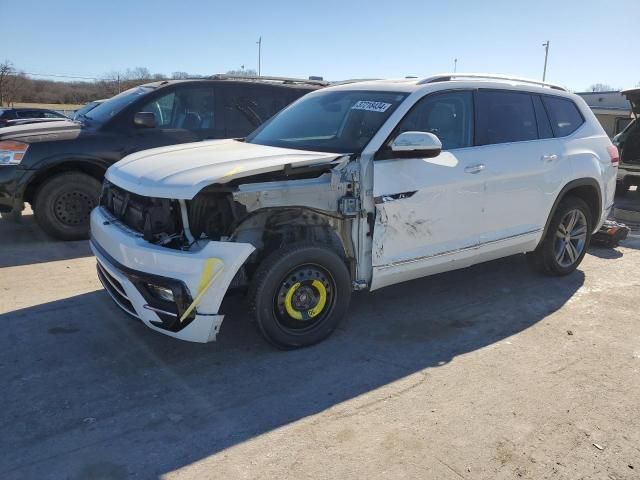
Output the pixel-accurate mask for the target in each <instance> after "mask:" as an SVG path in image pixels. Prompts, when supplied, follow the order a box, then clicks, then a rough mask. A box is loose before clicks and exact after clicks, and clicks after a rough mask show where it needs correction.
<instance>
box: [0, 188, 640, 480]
mask: <svg viewBox="0 0 640 480" xmlns="http://www.w3.org/2000/svg"><path fill="white" fill-rule="evenodd" d="M633 195H636V194H635V193H634V194H632V196H633ZM632 199H633V198H632ZM637 201H639V202H640V196H639V198H638V199H637ZM639 248H640V234H638V236H635V235H634V237H633V238H630V239H629V240H627V241H626V242H625V244H624V246H621V247H619V248H617V249H615V250H608V249H599V248H593V247H592V248H591V250H590V254H589V255H587V257H586V258H585V261H584V262H583V264H582V266H581V268H580V270H579V271H577V272H575V273H574V274H572V275H571V276H569V277H566V278H546V277H542V276H539V275H537V274H534V273H532V272H530V271H529V270H528V269H527V267H526V265H525V262H524V258H523V257H522V256H516V257H511V258H508V259H504V260H500V261H496V262H491V263H487V264H484V265H479V266H476V267H473V268H470V269H466V270H462V271H458V272H451V273H447V274H443V275H438V276H434V277H430V278H425V279H421V280H417V281H413V282H410V283H407V284H403V285H398V286H393V287H389V288H387V289H383V290H380V291H378V292H374V293H371V294H358V295H356V296H355V297H354V299H353V302H352V306H351V309H350V315H349V320H348V322H346V323H345V324H344V325H343V326H342V327H341V328H340V330H339V331H338V332H337V333H336V334H335V335H334V336H333V337H331V338H330V339H329V340H328V341H326V342H324V343H322V344H320V345H318V346H315V347H313V348H308V349H305V350H300V351H294V352H280V351H276V350H273V349H272V348H271V347H269V346H268V345H267V344H266V343H265V342H263V340H262V339H261V337H260V336H259V335H258V334H257V333H256V331H255V329H254V328H253V325H252V324H251V322H250V320H249V318H248V315H247V312H246V310H245V308H244V301H243V299H242V297H233V298H230V299H228V301H227V302H226V308H227V311H228V315H227V318H226V320H225V323H224V324H223V326H222V332H221V334H220V336H219V340H218V342H217V343H212V344H207V345H197V344H189V343H184V342H180V341H177V340H172V339H170V338H168V337H165V336H162V335H159V334H157V333H154V332H152V331H151V330H148V329H147V328H145V327H144V326H142V325H141V324H138V323H137V322H135V321H134V320H132V319H130V318H129V317H127V316H126V315H125V314H123V313H122V312H121V311H120V310H118V309H117V307H115V306H114V305H113V304H112V302H111V300H110V299H109V298H108V297H107V295H106V294H105V293H104V292H102V290H101V287H100V285H99V283H98V280H97V278H96V276H95V263H94V259H93V258H92V257H91V254H90V251H89V248H88V245H87V243H86V242H73V243H60V242H54V241H50V240H48V239H47V238H46V237H45V236H44V234H43V233H41V232H40V231H38V230H37V228H36V227H35V226H34V222H33V218H32V216H31V215H26V216H25V217H23V220H22V222H21V223H20V224H13V223H9V222H7V221H2V220H0V298H1V301H0V324H1V325H2V326H3V335H2V336H1V337H0V372H1V374H2V379H3V382H2V383H3V386H4V388H3V392H2V404H3V410H2V415H1V416H0V431H1V432H2V435H1V436H0V452H1V453H0V478H2V479H67V478H68V479H92V480H94V479H101V480H106V479H124V478H163V479H203V478H212V479H218V478H222V479H235V478H260V479H270V478H274V479H276V478H277V479H282V478H296V479H303V478H326V479H343V478H368V479H371V478H434V479H439V480H440V479H460V478H465V479H477V478H481V479H512V478H530V479H543V478H553V479H631V478H638V477H639V476H640V382H639V381H638V379H639V378H640V323H639V319H638V300H639V299H640V268H639V267H640V251H639V250H638V249H639Z"/></svg>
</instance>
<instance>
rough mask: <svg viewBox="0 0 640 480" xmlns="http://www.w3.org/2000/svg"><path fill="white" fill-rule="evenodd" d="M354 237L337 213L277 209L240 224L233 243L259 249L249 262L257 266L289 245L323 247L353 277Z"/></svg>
mask: <svg viewBox="0 0 640 480" xmlns="http://www.w3.org/2000/svg"><path fill="white" fill-rule="evenodd" d="M350 233H351V228H350V222H349V221H347V220H346V219H344V218H342V217H340V216H338V215H336V214H334V213H333V214H332V213H328V212H324V211H320V210H314V209H312V208H308V207H274V208H263V209H260V210H256V211H255V212H252V213H251V214H250V215H249V216H247V217H246V218H245V219H243V220H242V221H241V222H240V223H239V225H238V226H237V227H236V229H235V230H234V232H233V234H232V236H231V239H232V240H233V241H236V242H246V243H251V244H252V245H253V246H254V247H255V248H256V250H255V252H254V253H253V254H252V256H251V257H250V259H249V260H248V262H247V263H249V264H254V265H257V264H259V263H260V262H261V261H262V260H263V259H264V258H265V257H266V256H268V255H269V254H270V253H272V252H273V251H275V250H277V249H279V248H281V247H284V246H286V245H290V244H293V243H300V242H305V243H313V244H317V245H323V246H326V247H327V248H330V249H331V250H333V251H334V252H335V253H337V254H338V255H339V256H340V257H341V258H342V259H343V260H344V261H345V263H346V265H347V267H348V268H349V270H350V272H351V274H352V277H353V271H354V268H355V255H354V249H353V246H352V244H351V236H350Z"/></svg>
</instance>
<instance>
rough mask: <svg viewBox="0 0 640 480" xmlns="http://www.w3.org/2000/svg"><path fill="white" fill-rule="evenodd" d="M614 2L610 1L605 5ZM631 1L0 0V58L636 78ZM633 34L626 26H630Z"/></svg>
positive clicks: (75, 69)
mask: <svg viewBox="0 0 640 480" xmlns="http://www.w3.org/2000/svg"><path fill="white" fill-rule="evenodd" d="M614 5H615V6H614ZM639 14H640V0H618V1H616V2H615V3H613V2H603V1H597V2H596V1H589V0H582V1H576V0H574V1H562V0H555V1H549V0H537V1H536V2H533V1H529V2H524V1H517V0H512V1H502V0H495V1H491V0H485V1H446V0H439V1H431V0H422V1H419V0H400V1H395V2H391V1H377V0H369V1H348V0H343V1H333V0H327V1H314V2H309V1H300V0H297V1H293V0H291V1H289V0H282V1H278V0H265V1H242V0H236V1H229V0H227V1H220V2H216V1H204V0H180V1H165V0H155V1H135V0H129V1H122V0H106V1H91V0H83V1H79V0H56V1H44V0H41V1H36V0H20V1H15V0H0V18H1V19H2V21H1V25H2V27H0V31H2V39H3V40H2V42H1V43H0V59H9V60H11V61H12V62H13V63H14V65H15V66H16V67H17V68H19V69H22V70H24V71H28V72H36V73H37V72H43V73H63V74H75V75H80V76H89V77H100V76H102V75H104V74H105V73H107V72H110V71H116V70H120V71H124V70H126V69H127V68H134V67H147V68H148V69H149V70H150V71H151V72H160V73H165V74H170V73H171V72H173V71H186V72H190V73H200V74H211V73H220V72H226V71H228V70H231V69H238V68H240V65H243V64H244V65H245V67H246V68H255V69H257V45H256V43H255V42H256V40H257V39H258V37H259V36H260V35H261V36H262V38H263V55H262V73H263V74H264V75H279V76H299V77H307V76H309V75H321V76H324V78H325V79H331V80H339V79H345V78H372V77H375V78H384V77H399V76H405V75H418V76H427V75H429V74H433V73H440V72H445V71H451V70H452V69H453V59H454V58H455V57H457V58H458V71H465V72H469V71H474V72H475V71H481V72H493V73H505V74H514V75H518V76H524V77H530V78H541V75H542V67H543V62H544V49H543V47H542V43H543V42H544V41H546V40H550V41H551V48H550V53H549V65H548V71H547V72H548V73H547V80H549V81H552V82H556V83H560V84H562V85H565V86H567V87H569V88H570V89H572V90H576V91H577V90H584V89H587V88H588V87H589V85H591V84H593V83H596V82H601V83H607V84H610V85H612V86H613V87H628V86H633V85H636V84H637V83H638V82H640V63H639V62H638V61H637V60H638V53H637V51H636V49H635V48H634V47H633V45H634V44H635V43H636V41H634V39H633V35H634V34H635V35H638V34H637V19H638V18H639V17H640V15H639ZM634 32H636V33H634Z"/></svg>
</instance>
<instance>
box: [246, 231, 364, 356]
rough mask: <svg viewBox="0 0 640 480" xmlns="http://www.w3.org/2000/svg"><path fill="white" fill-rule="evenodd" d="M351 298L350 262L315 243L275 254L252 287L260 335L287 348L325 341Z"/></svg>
mask: <svg viewBox="0 0 640 480" xmlns="http://www.w3.org/2000/svg"><path fill="white" fill-rule="evenodd" d="M350 298H351V276H350V274H349V270H348V269H347V266H346V265H345V262H344V260H343V259H342V258H341V257H340V256H339V255H337V254H336V253H335V252H333V251H332V250H330V249H329V248H326V247H324V246H321V245H317V244H309V243H297V244H292V245H287V246H285V247H282V248H280V249H278V250H276V251H275V252H273V253H271V254H270V255H269V256H268V257H267V258H266V259H265V260H264V261H263V262H262V263H261V264H260V266H259V267H258V269H257V270H256V273H255V275H254V277H253V280H252V283H251V286H250V288H249V299H250V301H251V307H252V310H253V313H254V315H255V317H256V323H257V325H258V328H259V330H260V332H261V333H262V335H263V336H264V337H265V338H266V339H267V341H269V342H270V343H272V344H273V345H275V346H276V347H278V348H282V349H292V348H300V347H306V346H309V345H313V344H315V343H318V342H320V341H322V340H324V339H325V338H326V337H328V336H329V335H330V334H331V333H332V332H333V331H334V330H335V329H336V327H337V326H338V325H339V324H340V322H341V321H342V319H343V317H344V315H345V313H346V312H347V308H348V307H349V300H350Z"/></svg>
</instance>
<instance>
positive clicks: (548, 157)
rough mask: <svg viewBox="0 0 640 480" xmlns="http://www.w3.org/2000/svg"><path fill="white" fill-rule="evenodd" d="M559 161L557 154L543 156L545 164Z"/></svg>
mask: <svg viewBox="0 0 640 480" xmlns="http://www.w3.org/2000/svg"><path fill="white" fill-rule="evenodd" d="M557 159H558V155H556V154H555V153H548V154H546V155H542V160H543V161H545V162H553V161H555V160H557Z"/></svg>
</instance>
